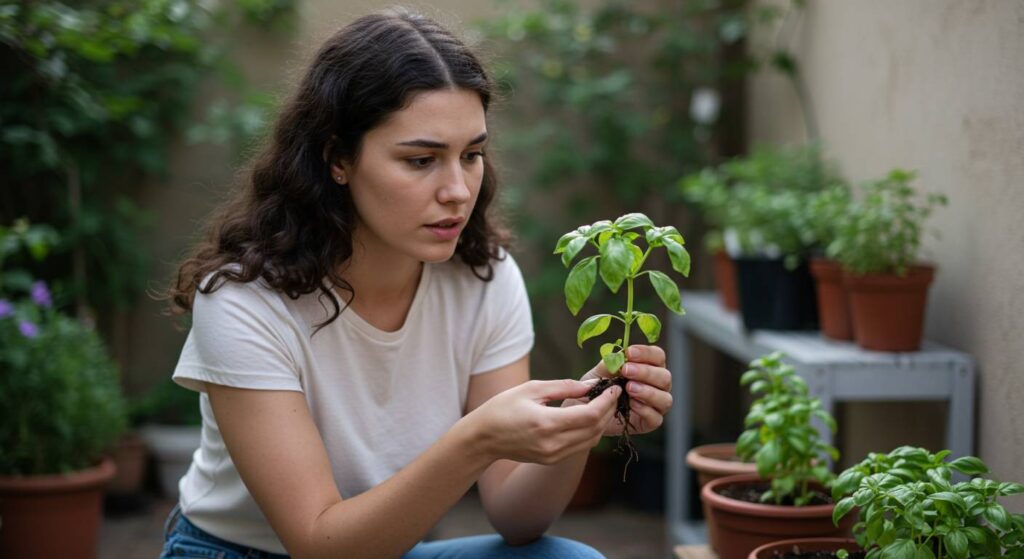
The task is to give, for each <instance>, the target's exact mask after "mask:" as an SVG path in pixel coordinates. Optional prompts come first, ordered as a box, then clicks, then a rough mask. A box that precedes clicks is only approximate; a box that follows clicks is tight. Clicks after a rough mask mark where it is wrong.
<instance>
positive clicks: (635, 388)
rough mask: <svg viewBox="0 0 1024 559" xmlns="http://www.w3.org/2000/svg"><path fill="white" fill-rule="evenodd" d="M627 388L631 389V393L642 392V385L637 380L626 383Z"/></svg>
mask: <svg viewBox="0 0 1024 559" xmlns="http://www.w3.org/2000/svg"><path fill="white" fill-rule="evenodd" d="M626 389H627V390H629V392H630V393H631V394H637V393H638V392H640V385H639V384H637V383H635V382H630V383H628V384H626Z"/></svg>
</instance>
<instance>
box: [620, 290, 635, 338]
mask: <svg viewBox="0 0 1024 559" xmlns="http://www.w3.org/2000/svg"><path fill="white" fill-rule="evenodd" d="M631 324H633V278H632V277H629V278H626V329H625V331H624V332H623V333H622V353H623V355H625V353H626V348H627V347H629V326H630V325H631Z"/></svg>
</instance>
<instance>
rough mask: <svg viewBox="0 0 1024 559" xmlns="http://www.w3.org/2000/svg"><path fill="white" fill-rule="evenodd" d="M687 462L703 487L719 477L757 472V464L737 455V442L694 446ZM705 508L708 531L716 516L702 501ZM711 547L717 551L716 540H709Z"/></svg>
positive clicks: (687, 457) (688, 454)
mask: <svg viewBox="0 0 1024 559" xmlns="http://www.w3.org/2000/svg"><path fill="white" fill-rule="evenodd" d="M686 464H687V465H688V466H690V467H691V468H693V470H694V471H695V472H697V484H698V486H699V487H701V488H703V487H704V486H705V485H707V484H708V482H710V481H713V480H716V479H718V478H722V477H727V476H734V475H738V474H752V475H756V474H757V464H752V463H750V462H742V461H740V459H739V458H738V457H737V456H736V444H735V443H720V444H706V445H701V446H697V447H693V448H691V449H690V451H689V452H687V453H686ZM701 506H702V507H703V509H704V520H705V522H707V525H708V532H709V533H710V532H712V531H713V530H714V528H713V527H712V524H713V523H714V517H713V516H712V515H711V514H710V513H709V512H708V507H707V504H705V503H702V504H701ZM709 543H710V545H711V549H712V550H714V551H717V548H716V547H715V542H714V541H711V542H709Z"/></svg>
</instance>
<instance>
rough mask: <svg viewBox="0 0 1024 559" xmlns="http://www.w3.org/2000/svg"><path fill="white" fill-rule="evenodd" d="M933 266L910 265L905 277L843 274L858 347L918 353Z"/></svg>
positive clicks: (933, 275)
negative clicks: (848, 294)
mask: <svg viewBox="0 0 1024 559" xmlns="http://www.w3.org/2000/svg"><path fill="white" fill-rule="evenodd" d="M934 277H935V267H934V266H913V267H911V268H910V269H909V270H907V275H906V276H904V277H900V276H896V275H893V274H871V275H866V276H855V275H852V274H850V273H849V272H844V273H843V284H844V285H845V286H846V288H847V290H848V291H849V293H850V310H851V312H852V314H853V333H854V338H855V339H856V340H857V345H859V346H861V347H863V348H865V349H873V350H876V351H917V350H918V349H920V347H921V336H922V333H923V331H924V312H925V307H926V305H927V302H928V287H929V285H930V284H931V282H932V279H933V278H934Z"/></svg>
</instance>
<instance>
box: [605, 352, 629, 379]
mask: <svg viewBox="0 0 1024 559" xmlns="http://www.w3.org/2000/svg"><path fill="white" fill-rule="evenodd" d="M602 359H603V360H604V365H605V367H608V372H609V373H611V374H613V375H614V374H616V373H618V372H619V369H621V368H622V365H623V364H624V363H625V362H626V356H625V355H624V354H623V353H622V352H621V351H616V352H615V353H609V354H608V355H605V356H604V357H602Z"/></svg>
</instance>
